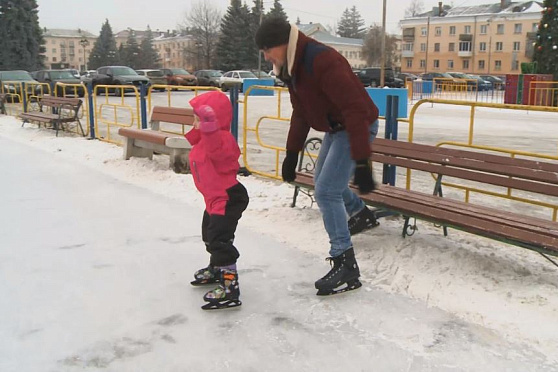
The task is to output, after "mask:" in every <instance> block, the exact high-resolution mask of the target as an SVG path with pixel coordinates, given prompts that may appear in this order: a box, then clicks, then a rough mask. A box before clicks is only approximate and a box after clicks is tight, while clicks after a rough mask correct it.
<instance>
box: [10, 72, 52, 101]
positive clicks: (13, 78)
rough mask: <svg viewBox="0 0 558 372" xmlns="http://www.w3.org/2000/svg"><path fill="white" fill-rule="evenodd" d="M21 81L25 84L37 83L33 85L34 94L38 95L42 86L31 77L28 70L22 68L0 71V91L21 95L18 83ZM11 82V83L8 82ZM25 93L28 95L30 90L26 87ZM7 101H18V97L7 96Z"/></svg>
mask: <svg viewBox="0 0 558 372" xmlns="http://www.w3.org/2000/svg"><path fill="white" fill-rule="evenodd" d="M20 82H23V83H26V84H37V85H36V86H35V91H34V94H35V95H40V94H41V93H42V88H41V86H40V85H38V84H39V82H38V81H36V80H35V79H33V78H32V77H31V75H30V74H29V72H27V71H23V70H13V71H0V87H1V89H0V93H11V94H18V95H21V88H20V85H19V83H20ZM10 83H13V84H10ZM26 91H27V92H28V94H27V95H30V94H29V92H30V90H28V89H26ZM7 102H19V98H18V97H14V96H9V97H8V98H7Z"/></svg>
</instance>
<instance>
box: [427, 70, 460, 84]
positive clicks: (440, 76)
mask: <svg viewBox="0 0 558 372" xmlns="http://www.w3.org/2000/svg"><path fill="white" fill-rule="evenodd" d="M419 78H420V79H421V80H424V81H432V80H434V79H436V80H439V81H443V80H447V81H453V82H454V81H456V80H455V78H454V77H453V76H451V75H450V74H448V73H446V72H425V73H423V74H421V75H420V76H419Z"/></svg>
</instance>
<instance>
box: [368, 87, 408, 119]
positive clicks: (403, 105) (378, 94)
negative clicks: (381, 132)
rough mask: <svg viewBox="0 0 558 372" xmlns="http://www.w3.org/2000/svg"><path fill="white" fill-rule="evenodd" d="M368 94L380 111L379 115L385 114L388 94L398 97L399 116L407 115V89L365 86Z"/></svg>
mask: <svg viewBox="0 0 558 372" xmlns="http://www.w3.org/2000/svg"><path fill="white" fill-rule="evenodd" d="M366 91H367V92H368V95H369V96H370V98H372V100H373V101H374V103H375V104H376V106H377V107H378V110H379V111H380V116H386V104H387V97H388V96H397V97H399V103H398V110H397V111H398V114H399V116H398V117H400V118H406V117H407V89H404V88H366Z"/></svg>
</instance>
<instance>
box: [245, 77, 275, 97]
mask: <svg viewBox="0 0 558 372" xmlns="http://www.w3.org/2000/svg"><path fill="white" fill-rule="evenodd" d="M252 85H264V86H266V87H272V86H274V85H275V80H274V79H273V78H269V79H244V83H243V85H242V91H243V92H246V91H247V90H248V87H251V86H252ZM274 94H275V92H274V91H273V90H266V89H253V90H252V91H250V95H251V96H273V95H274Z"/></svg>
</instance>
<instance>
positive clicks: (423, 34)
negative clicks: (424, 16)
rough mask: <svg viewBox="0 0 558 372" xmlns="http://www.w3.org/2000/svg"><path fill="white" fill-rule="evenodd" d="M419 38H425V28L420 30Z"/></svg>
mask: <svg viewBox="0 0 558 372" xmlns="http://www.w3.org/2000/svg"><path fill="white" fill-rule="evenodd" d="M420 36H426V27H421V28H420Z"/></svg>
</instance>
